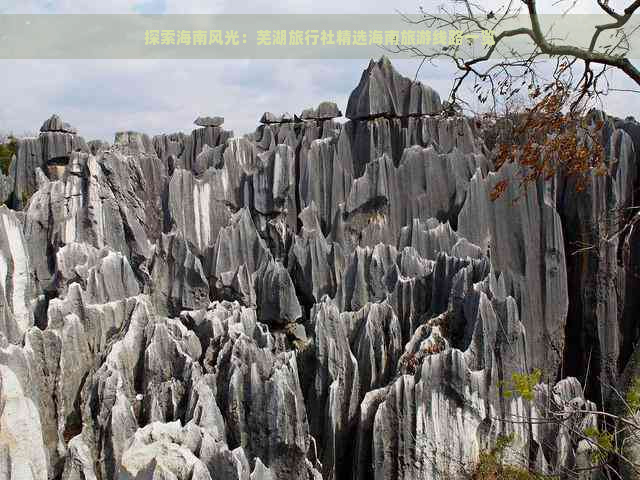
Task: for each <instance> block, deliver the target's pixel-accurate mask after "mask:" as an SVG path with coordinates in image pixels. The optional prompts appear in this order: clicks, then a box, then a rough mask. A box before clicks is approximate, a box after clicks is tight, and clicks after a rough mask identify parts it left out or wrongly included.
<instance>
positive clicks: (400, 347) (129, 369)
mask: <svg viewBox="0 0 640 480" xmlns="http://www.w3.org/2000/svg"><path fill="white" fill-rule="evenodd" d="M441 109H442V106H441V102H440V98H439V96H438V95H437V94H436V93H435V92H434V91H433V90H431V89H430V88H429V87H427V86H425V85H422V84H420V83H416V82H412V81H411V80H409V79H407V78H404V77H402V76H401V75H400V74H398V72H396V71H395V69H394V68H393V66H392V65H391V63H390V61H389V60H388V59H386V58H383V59H381V60H379V61H377V62H375V61H372V62H371V63H370V64H369V66H368V68H367V69H366V70H365V71H364V72H363V74H362V78H361V80H360V83H359V85H358V86H357V88H356V89H355V90H354V91H353V93H352V94H351V97H350V99H349V103H348V105H347V108H346V117H347V119H348V120H347V121H346V122H345V123H340V122H338V121H336V120H335V119H336V118H337V117H340V116H341V115H342V113H341V111H340V109H339V108H338V106H337V105H336V104H335V103H332V102H322V103H321V104H320V105H319V106H318V107H316V108H309V109H306V110H304V111H303V112H302V113H301V114H300V115H294V116H292V115H290V114H288V113H284V114H273V113H270V112H266V113H264V115H262V118H261V119H260V125H259V126H258V127H257V129H256V131H255V132H252V133H250V134H247V135H244V136H242V137H234V136H233V132H230V131H227V130H224V129H223V128H222V125H223V122H224V119H223V118H222V117H198V118H197V119H196V121H195V124H196V125H197V126H198V128H197V129H195V130H193V132H191V134H183V133H175V134H164V135H158V136H155V137H153V138H150V137H148V136H147V135H144V134H140V133H136V132H119V133H117V134H116V137H115V141H114V144H113V145H108V144H105V143H103V142H99V141H92V142H88V143H86V142H85V141H84V140H83V139H82V137H79V136H78V134H77V132H76V130H75V129H73V128H72V127H70V126H69V125H68V124H66V123H65V122H63V121H62V119H60V118H59V117H58V116H56V115H54V116H52V117H51V118H50V119H49V120H47V121H46V122H45V123H44V124H43V126H42V128H41V133H40V136H39V137H38V138H33V139H22V140H20V141H19V144H18V151H17V155H16V158H15V159H14V161H13V162H12V166H11V172H10V176H9V177H8V180H7V181H3V180H2V179H0V183H2V185H4V184H5V183H6V188H5V187H0V190H2V192H3V193H2V196H3V198H4V197H6V199H7V203H8V205H9V207H10V208H7V207H5V206H2V207H0V477H2V478H11V479H20V480H23V479H24V480H45V479H61V480H80V479H86V480H89V479H100V480H116V479H118V480H120V479H167V480H169V479H171V480H216V479H222V478H224V479H227V478H229V479H237V480H247V479H251V480H269V479H299V478H303V479H313V480H316V479H318V480H319V479H330V480H334V479H335V480H342V479H363V480H364V479H368V478H376V479H406V480H414V479H415V480H417V479H445V478H447V479H448V478H465V477H464V476H465V475H467V474H468V473H469V471H470V470H471V469H472V468H473V466H474V464H475V462H477V460H478V458H479V455H480V452H481V451H484V450H487V449H490V448H492V446H493V445H495V444H496V442H498V440H499V439H500V438H504V436H508V435H512V437H511V438H512V439H513V443H512V445H511V448H510V449H509V452H508V454H507V455H506V460H507V461H509V462H510V463H513V464H516V465H521V466H524V467H535V468H536V469H538V470H540V471H544V472H548V473H553V472H558V471H561V470H563V471H567V470H572V469H579V468H583V467H588V466H589V465H590V464H591V456H590V450H589V449H590V446H589V444H588V442H585V441H584V440H581V438H580V436H579V435H576V433H575V432H576V429H575V428H574V427H576V425H577V426H578V427H576V428H582V427H584V426H588V425H593V424H594V419H593V418H592V417H591V416H589V415H582V416H580V417H579V418H575V417H572V421H574V422H578V423H575V424H571V425H564V424H562V423H558V422H553V421H548V420H549V419H548V418H547V416H548V415H549V413H548V412H547V411H544V410H541V409H539V408H537V407H536V405H541V404H547V405H549V404H553V405H554V406H555V408H556V409H558V410H559V411H563V410H565V411H570V410H571V409H574V408H576V406H582V407H585V409H591V408H595V407H596V405H595V404H594V402H596V403H597V406H598V407H601V408H608V403H609V402H608V398H609V395H610V394H611V392H610V389H609V385H617V384H619V382H622V383H620V384H621V385H623V386H624V385H626V386H628V384H629V378H630V376H631V375H635V373H634V372H636V371H637V369H638V367H637V364H638V362H637V358H638V355H640V353H639V351H638V350H637V349H636V347H635V345H636V342H637V340H638V338H639V337H640V330H639V329H638V324H637V313H638V301H639V300H638V296H637V288H638V275H637V272H638V271H639V270H640V266H639V265H640V250H639V248H638V245H640V244H639V243H638V228H639V227H638V223H637V219H638V218H640V216H638V214H635V216H633V215H626V216H625V215H622V216H621V215H618V216H615V217H609V216H607V215H608V213H610V212H613V211H620V210H621V209H624V208H627V207H630V206H634V205H635V203H634V202H635V201H636V198H635V195H636V194H635V192H636V191H637V188H638V186H639V185H640V176H639V175H638V172H637V168H638V160H639V154H640V153H639V152H640V127H639V126H638V124H637V123H636V122H635V121H634V120H632V119H627V120H624V121H623V120H614V119H611V118H609V117H606V116H604V115H603V114H598V113H596V114H594V115H595V117H594V120H596V119H597V118H596V117H597V116H598V115H600V117H599V118H600V119H601V120H604V121H605V124H606V128H604V129H603V135H604V140H605V142H606V145H607V161H608V165H609V167H610V175H609V176H606V177H601V176H596V175H594V176H593V178H592V179H591V180H590V183H589V184H588V185H587V189H586V191H585V192H582V193H578V192H576V190H575V188H573V185H572V180H571V179H566V178H562V177H560V176H558V178H556V179H554V180H553V181H552V182H547V183H543V182H539V183H537V184H534V185H530V186H529V190H528V191H527V194H526V196H522V198H520V199H519V200H517V201H515V202H514V200H516V198H517V197H519V196H520V195H521V192H520V191H519V190H518V189H519V186H518V184H517V182H510V184H509V185H510V187H509V189H508V190H507V191H506V192H505V194H504V195H503V196H502V197H501V198H499V199H497V200H495V201H492V200H491V199H490V196H489V192H490V191H491V190H492V189H493V187H494V186H495V185H496V184H497V183H498V182H500V181H501V180H503V179H514V178H515V176H516V174H517V171H516V170H515V169H516V167H515V166H513V165H505V166H503V167H502V168H500V169H498V170H496V169H495V168H494V166H493V162H492V156H491V152H490V149H489V148H488V147H487V145H486V144H485V141H484V138H485V135H488V134H487V132H486V131H484V130H482V129H481V128H480V127H479V126H478V125H476V124H475V122H472V121H470V120H469V119H466V118H464V117H462V116H459V117H449V116H444V115H441V113H440V112H441ZM487 143H491V142H489V141H488V142H487ZM3 182H4V183H3ZM5 190H6V192H5ZM577 242H581V243H577ZM585 246H588V247H589V248H585ZM534 369H539V370H540V371H541V374H542V380H543V382H542V383H540V384H539V385H536V386H535V388H534V389H533V391H532V399H531V400H529V399H526V398H523V397H522V396H511V397H508V396H507V395H505V389H506V388H507V387H506V385H508V383H509V382H510V381H511V379H512V375H513V374H526V373H530V372H532V371H534ZM623 371H624V372H625V373H624V374H623V375H620V374H619V372H623ZM585 375H586V382H585V387H586V390H584V391H583V389H582V386H581V385H580V383H579V382H578V380H576V378H580V379H581V380H584V379H585ZM574 377H576V378H574ZM603 399H604V400H603ZM509 418H517V419H519V421H518V422H510V421H508V419H509ZM629 455H630V456H634V455H635V456H640V455H639V454H638V448H637V445H635V444H630V446H629Z"/></svg>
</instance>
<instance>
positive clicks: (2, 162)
mask: <svg viewBox="0 0 640 480" xmlns="http://www.w3.org/2000/svg"><path fill="white" fill-rule="evenodd" d="M17 145H18V142H17V141H16V139H15V138H14V137H9V140H8V141H7V142H6V143H1V144H0V170H1V171H2V173H4V174H5V175H7V174H8V173H9V166H10V165H11V157H12V156H13V155H15V153H16V149H17Z"/></svg>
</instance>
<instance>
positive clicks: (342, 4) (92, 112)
mask: <svg viewBox="0 0 640 480" xmlns="http://www.w3.org/2000/svg"><path fill="white" fill-rule="evenodd" d="M440 3H442V1H441V0H438V1H429V0H427V1H423V2H419V1H418V0H394V1H389V0H387V1H380V0H277V1H275V0H253V1H250V2H238V1H237V0H236V1H232V0H101V1H96V0H77V1H73V0H0V13H208V14H211V13H393V12H394V11H395V9H399V10H400V11H402V12H405V13H417V12H418V8H419V6H421V5H422V7H423V8H424V9H425V11H430V10H431V11H432V10H433V9H434V8H435V7H436V6H437V5H439V4H440ZM483 3H484V4H486V3H487V2H483ZM541 3H551V0H544V2H541ZM617 3H621V2H615V1H613V0H612V1H610V4H612V5H616V4H617ZM596 9H597V6H595V0H594V1H590V0H579V2H578V6H577V7H576V9H575V10H574V11H576V12H581V13H590V12H594V11H597V10H596ZM367 63H368V59H362V60H48V61H34V60H0V71H1V72H2V73H1V78H2V80H1V81H0V85H1V88H0V132H14V133H16V134H23V133H36V132H37V130H38V129H39V127H40V125H41V124H42V122H43V121H44V120H45V119H46V118H47V117H49V116H50V115H51V114H52V113H58V114H60V115H61V116H62V118H63V119H64V120H65V121H67V122H69V123H71V124H72V125H73V126H75V127H76V128H78V130H79V132H80V134H81V135H83V136H84V137H85V138H87V139H92V138H101V139H104V140H109V141H112V139H113V134H114V132H116V131H119V130H137V131H142V132H146V133H149V134H152V135H153V134H157V133H168V132H175V131H185V132H188V131H190V130H191V129H193V128H194V126H193V123H192V122H193V120H194V119H195V117H196V116H198V115H221V116H224V117H225V127H226V128H227V129H232V130H234V132H235V133H236V134H242V133H245V132H248V131H251V130H253V129H254V128H255V126H256V124H257V121H258V119H259V118H260V116H261V115H262V112H264V111H273V112H275V113H280V112H283V111H288V112H291V113H299V112H300V111H302V109H303V108H306V107H311V106H316V105H317V104H318V103H319V102H320V101H322V100H332V101H335V102H336V103H338V105H339V107H340V108H341V109H342V110H343V111H344V110H345V108H346V102H347V99H348V97H349V93H350V92H351V90H353V88H354V87H355V86H356V85H357V83H358V80H359V79H360V75H361V74H362V70H363V69H364V68H365V67H366V65H367ZM393 63H394V65H395V66H396V68H397V69H398V70H399V71H400V72H401V73H403V74H405V75H408V76H413V75H414V74H415V72H416V69H417V67H418V62H417V61H414V60H395V61H394V62H393ZM452 77H453V70H452V69H451V67H450V66H447V65H440V66H438V68H434V67H424V68H423V69H422V70H421V71H420V75H419V79H420V80H421V81H422V82H423V83H426V84H428V85H430V86H431V87H433V88H434V89H436V90H437V91H439V92H440V95H441V96H442V97H443V98H445V97H446V95H447V93H448V91H449V88H450V86H451V79H452ZM614 81H615V82H616V86H620V88H630V87H631V84H630V82H629V81H622V80H621V79H617V78H616V79H614ZM637 98H638V97H637V96H636V97H631V95H630V94H622V93H618V94H612V95H610V96H609V97H608V99H607V103H606V105H605V106H606V109H607V111H609V113H611V114H614V115H618V116H626V115H634V116H636V117H638V116H640V111H639V108H638V102H637Z"/></svg>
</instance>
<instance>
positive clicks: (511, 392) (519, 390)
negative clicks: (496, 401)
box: [503, 369, 542, 401]
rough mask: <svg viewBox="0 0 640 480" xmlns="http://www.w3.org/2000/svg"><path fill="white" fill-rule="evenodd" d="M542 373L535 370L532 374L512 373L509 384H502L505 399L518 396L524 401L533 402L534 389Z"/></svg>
mask: <svg viewBox="0 0 640 480" xmlns="http://www.w3.org/2000/svg"><path fill="white" fill-rule="evenodd" d="M541 377H542V372H541V371H540V370H539V369H535V370H534V371H533V372H532V373H528V374H527V373H514V374H513V375H511V382H503V387H504V393H503V396H504V397H505V398H511V397H513V396H519V397H522V398H524V399H525V400H529V401H531V400H533V397H534V387H535V386H536V385H538V384H539V383H540V378H541Z"/></svg>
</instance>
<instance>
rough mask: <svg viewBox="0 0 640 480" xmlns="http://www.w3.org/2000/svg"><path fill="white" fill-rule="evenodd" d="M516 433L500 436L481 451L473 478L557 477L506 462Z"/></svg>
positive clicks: (541, 479)
mask: <svg viewBox="0 0 640 480" xmlns="http://www.w3.org/2000/svg"><path fill="white" fill-rule="evenodd" d="M513 439H514V435H513V434H511V435H506V436H500V437H498V439H497V440H496V445H495V447H493V448H492V449H491V450H489V451H483V452H480V457H479V459H478V463H477V464H476V465H475V468H474V469H473V472H472V473H471V476H470V478H471V480H551V479H553V478H555V477H550V476H547V475H541V474H539V473H535V472H531V471H529V470H527V469H525V468H522V467H517V466H514V465H507V464H505V463H504V460H503V456H504V451H505V450H506V449H507V448H508V447H509V446H510V445H511V443H512V442H513Z"/></svg>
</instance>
